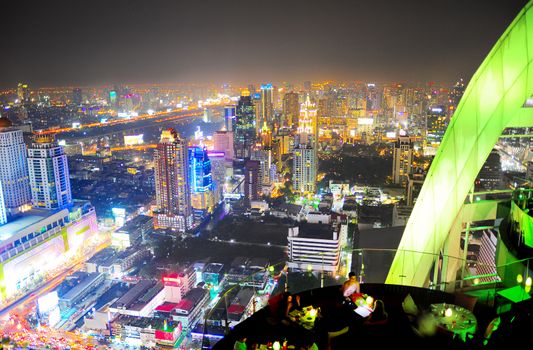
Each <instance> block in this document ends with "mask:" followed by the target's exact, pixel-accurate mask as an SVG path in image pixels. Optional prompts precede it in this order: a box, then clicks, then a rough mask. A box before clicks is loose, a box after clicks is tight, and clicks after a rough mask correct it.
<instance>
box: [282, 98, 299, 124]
mask: <svg viewBox="0 0 533 350" xmlns="http://www.w3.org/2000/svg"><path fill="white" fill-rule="evenodd" d="M299 117H300V102H299V96H298V93H296V92H288V93H286V94H285V95H284V96H283V121H284V123H283V125H284V126H287V127H292V126H298V118H299Z"/></svg>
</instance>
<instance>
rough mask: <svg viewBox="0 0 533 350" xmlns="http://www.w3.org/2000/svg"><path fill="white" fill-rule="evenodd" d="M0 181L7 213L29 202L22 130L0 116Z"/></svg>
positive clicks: (26, 164)
mask: <svg viewBox="0 0 533 350" xmlns="http://www.w3.org/2000/svg"><path fill="white" fill-rule="evenodd" d="M0 160H1V161H0V183H1V184H2V191H3V193H4V203H5V207H6V209H7V212H8V214H10V215H12V214H16V213H18V212H20V211H22V210H24V208H25V207H28V206H29V204H30V202H31V192H30V180H29V177H28V163H27V154H26V145H25V144H24V139H23V135H22V130H19V129H16V128H14V127H12V123H11V121H10V120H9V119H7V118H3V117H2V116H0Z"/></svg>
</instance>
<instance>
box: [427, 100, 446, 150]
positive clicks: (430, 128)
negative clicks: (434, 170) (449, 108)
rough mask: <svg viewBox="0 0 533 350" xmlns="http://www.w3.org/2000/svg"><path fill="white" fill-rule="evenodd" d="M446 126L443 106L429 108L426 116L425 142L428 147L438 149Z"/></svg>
mask: <svg viewBox="0 0 533 350" xmlns="http://www.w3.org/2000/svg"><path fill="white" fill-rule="evenodd" d="M447 126H448V118H447V116H446V109H445V108H444V106H435V107H431V108H430V109H429V110H428V112H427V115H426V142H427V144H428V146H433V147H438V145H440V143H441V141H442V138H443V137H444V132H445V131H446V127H447Z"/></svg>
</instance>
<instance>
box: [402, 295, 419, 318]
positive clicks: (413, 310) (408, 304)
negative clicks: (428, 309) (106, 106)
mask: <svg viewBox="0 0 533 350" xmlns="http://www.w3.org/2000/svg"><path fill="white" fill-rule="evenodd" d="M402 308H403V311H404V312H405V314H406V315H407V317H408V318H409V321H411V322H413V321H414V320H415V319H416V317H417V316H418V314H419V313H420V311H419V310H418V306H416V304H415V301H414V300H413V297H412V296H411V294H410V293H409V294H407V296H406V297H405V299H404V300H403V301H402Z"/></svg>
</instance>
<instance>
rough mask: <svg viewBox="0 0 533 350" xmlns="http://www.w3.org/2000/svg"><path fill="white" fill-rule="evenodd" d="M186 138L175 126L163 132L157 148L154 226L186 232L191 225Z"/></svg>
mask: <svg viewBox="0 0 533 350" xmlns="http://www.w3.org/2000/svg"><path fill="white" fill-rule="evenodd" d="M188 170H189V161H188V150H187V141H186V140H185V139H183V138H180V136H179V135H178V133H177V132H176V131H175V130H174V129H172V128H171V129H167V130H164V131H163V132H162V133H161V139H160V142H159V143H158V144H157V148H156V151H155V184H156V203H157V210H156V212H155V213H154V214H155V217H154V227H155V228H170V229H172V230H176V231H179V232H185V231H186V230H188V229H190V228H191V227H192V210H191V202H190V190H189V189H190V186H189V174H188Z"/></svg>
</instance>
